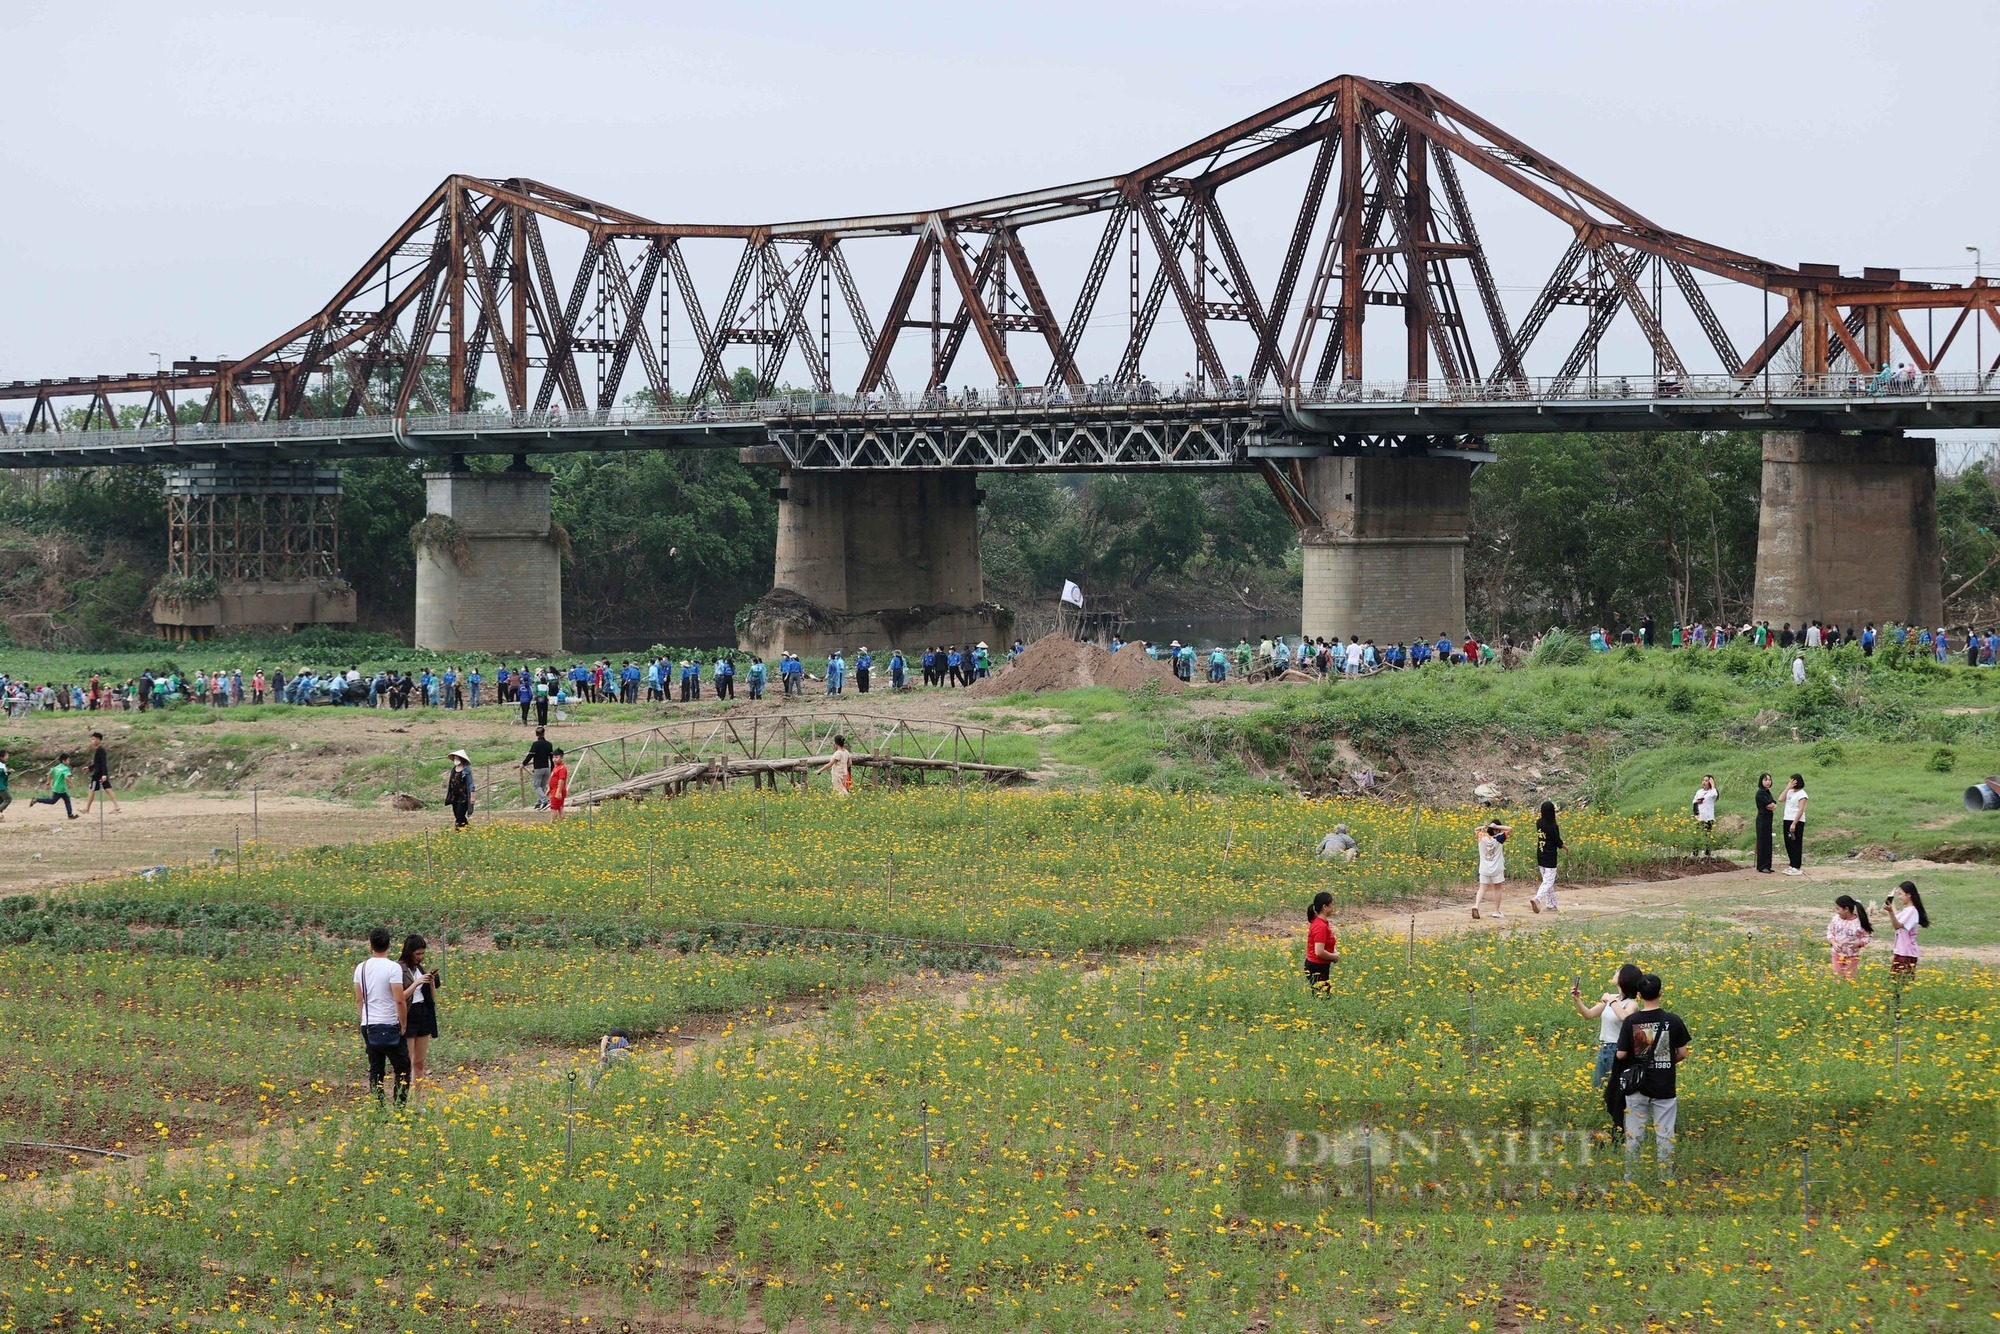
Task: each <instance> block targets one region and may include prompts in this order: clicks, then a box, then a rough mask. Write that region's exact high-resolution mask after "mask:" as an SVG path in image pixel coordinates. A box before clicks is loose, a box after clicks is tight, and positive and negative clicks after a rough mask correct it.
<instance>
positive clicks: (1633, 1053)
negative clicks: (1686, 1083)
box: [1618, 1010, 1688, 1098]
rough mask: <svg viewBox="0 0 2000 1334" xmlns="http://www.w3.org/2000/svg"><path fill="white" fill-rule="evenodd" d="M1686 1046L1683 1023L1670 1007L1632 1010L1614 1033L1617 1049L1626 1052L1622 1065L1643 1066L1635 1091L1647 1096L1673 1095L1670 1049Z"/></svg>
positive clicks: (1672, 1066)
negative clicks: (1644, 1071) (1616, 1034)
mask: <svg viewBox="0 0 2000 1334" xmlns="http://www.w3.org/2000/svg"><path fill="white" fill-rule="evenodd" d="M1687 1045H1688V1030H1687V1025H1686V1024H1685V1023H1683V1022H1681V1017H1680V1016H1679V1015H1677V1014H1675V1013H1674V1012H1673V1011H1672V1010H1634V1011H1633V1012H1632V1013H1631V1014H1629V1015H1627V1016H1626V1018H1625V1024H1624V1026H1623V1027H1622V1028H1621V1029H1619V1032H1618V1050H1619V1051H1622V1052H1626V1053H1629V1055H1628V1056H1627V1057H1626V1064H1627V1065H1635V1064H1636V1065H1642V1066H1644V1067H1645V1070H1646V1074H1645V1077H1644V1079H1643V1080H1641V1082H1640V1084H1639V1092H1640V1093H1642V1094H1644V1095H1645V1096H1646V1097H1648V1098H1672V1097H1675V1096H1677V1095H1676V1093H1675V1092H1674V1051H1675V1049H1676V1048H1679V1047H1685V1046H1687Z"/></svg>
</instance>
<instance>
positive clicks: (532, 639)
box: [410, 468, 567, 654]
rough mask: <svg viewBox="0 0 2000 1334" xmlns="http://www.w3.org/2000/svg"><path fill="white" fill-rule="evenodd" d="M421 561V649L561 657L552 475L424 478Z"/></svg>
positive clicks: (415, 538) (415, 539) (417, 541)
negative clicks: (550, 484) (550, 490)
mask: <svg viewBox="0 0 2000 1334" xmlns="http://www.w3.org/2000/svg"><path fill="white" fill-rule="evenodd" d="M424 489H425V494H426V509H427V510H428V511H429V512H428V513H427V514H426V515H425V516H424V520H423V522H422V523H420V524H419V525H418V526H417V528H416V530H415V531H413V532H412V533H411V535H410V541H411V545H413V546H414V547H415V548H416V556H417V647H418V648H429V649H439V650H443V651H447V652H460V651H469V650H477V651H481V652H490V653H532V654H554V653H560V652H561V651H562V547H563V545H564V543H565V542H566V541H567V538H566V537H565V535H564V534H563V532H562V530H561V529H559V528H557V527H556V526H555V523H554V522H553V521H552V520H551V518H550V517H549V474H548V473H545V472H535V471H533V470H531V469H526V468H515V469H510V470H508V471H506V472H433V473H425V474H424Z"/></svg>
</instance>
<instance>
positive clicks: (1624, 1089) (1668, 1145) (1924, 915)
mask: <svg viewBox="0 0 2000 1334" xmlns="http://www.w3.org/2000/svg"><path fill="white" fill-rule="evenodd" d="M1770 778H1771V776H1770V775H1769V774H1765V775H1764V776H1763V782H1762V784H1761V785H1760V788H1759V791H1760V793H1761V794H1763V795H1768V794H1769V791H1770ZM1792 786H1793V787H1794V788H1796V789H1797V791H1798V793H1799V794H1800V801H1799V806H1798V809H1799V810H1800V811H1803V809H1804V797H1803V794H1804V790H1805V787H1804V780H1803V779H1801V778H1799V776H1798V775H1796V774H1794V775H1793V776H1792ZM1788 790H1789V789H1788ZM1715 791H1716V789H1715V781H1714V778H1713V776H1712V775H1705V776H1704V777H1703V779H1702V782H1701V786H1700V787H1698V788H1697V789H1696V791H1695V799H1694V805H1695V816H1696V818H1697V819H1698V820H1701V821H1703V822H1704V823H1705V824H1706V825H1707V826H1708V829H1709V831H1710V832H1711V833H1712V832H1713V824H1714V819H1715V814H1714V796H1715ZM1760 809H1761V808H1760ZM1799 823H1801V824H1803V818H1802V817H1801V819H1800V821H1799ZM1512 833H1513V828H1512V826H1510V825H1507V824H1504V823H1502V822H1500V821H1497V820H1488V821H1485V822H1482V823H1481V824H1479V825H1478V826H1476V827H1475V828H1474V830H1473V854H1474V857H1475V859H1476V867H1477V869H1476V875H1477V877H1478V884H1477V888H1476V889H1475V890H1474V892H1473V899H1472V916H1473V918H1474V919H1475V920H1477V919H1480V918H1481V916H1482V909H1485V915H1486V916H1487V917H1488V918H1491V919H1502V918H1503V917H1504V914H1503V913H1502V912H1501V910H1500V898H1501V892H1502V889H1503V887H1504V886H1505V884H1506V882H1507V866H1506V843H1507V839H1508V837H1509V835H1511V834H1512ZM1535 835H1536V843H1535V861H1536V865H1537V869H1538V871H1539V872H1540V883H1539V885H1538V887H1537V888H1536V890H1535V891H1534V893H1533V894H1532V895H1530V897H1529V899H1528V902H1529V905H1530V907H1531V908H1532V909H1533V910H1534V911H1535V912H1537V913H1539V912H1542V911H1544V910H1545V909H1546V910H1547V911H1549V912H1558V911H1560V904H1559V903H1558V901H1557V898H1556V872H1557V869H1558V866H1559V864H1560V860H1561V853H1562V849H1563V846H1564V844H1563V839H1562V830H1561V826H1560V823H1559V821H1558V818H1557V813H1556V807H1555V803H1554V802H1550V801H1544V802H1543V803H1542V806H1541V811H1540V814H1539V816H1538V818H1537V820H1536V822H1535ZM1762 840H1763V841H1762V843H1761V845H1760V846H1761V848H1762V850H1763V858H1762V861H1763V864H1760V865H1759V867H1758V869H1759V870H1760V871H1769V870H1770V867H1769V865H1768V862H1769V860H1770V858H1769V829H1768V825H1767V826H1766V828H1765V830H1764V833H1763V835H1762ZM1788 842H1789V840H1788ZM1319 854H1320V856H1322V857H1337V858H1339V859H1341V860H1342V861H1345V862H1350V863H1351V862H1354V861H1355V860H1356V859H1357V858H1358V857H1359V855H1360V847H1359V844H1358V842H1357V840H1355V839H1354V838H1353V836H1352V835H1351V834H1350V833H1349V832H1348V829H1347V826H1346V825H1337V826H1335V827H1334V831H1333V832H1332V833H1331V834H1328V835H1327V836H1326V838H1325V839H1323V840H1322V841H1321V842H1320V845H1319ZM1795 866H1796V863H1795ZM1333 901H1334V900H1333V895H1332V893H1330V892H1328V891H1326V890H1321V891H1320V892H1319V893H1317V894H1315V895H1314V896H1313V898H1312V901H1311V903H1309V904H1308V905H1307V907H1306V940H1305V978H1306V985H1307V986H1308V987H1309V988H1311V990H1312V991H1313V993H1314V994H1315V995H1318V996H1322V997H1325V996H1330V995H1331V994H1332V992H1333V968H1334V965H1336V964H1338V963H1339V962H1340V938H1339V936H1338V935H1337V934H1336V932H1335V931H1334V929H1333V923H1332V920H1331V913H1332V908H1333ZM1489 901H1490V905H1491V906H1490V907H1488V906H1487V905H1488V903H1489ZM1882 909H1883V911H1885V912H1887V913H1888V914H1889V918H1890V921H1891V922H1892V923H1893V925H1894V927H1895V940H1894V943H1893V945H1892V946H1891V948H1890V955H1889V964H1888V971H1889V975H1890V977H1891V978H1893V979H1895V980H1897V981H1899V982H1902V981H1907V980H1908V979H1909V978H1910V977H1911V976H1912V975H1913V974H1914V973H1915V972H1916V970H1917V962H1918V960H1919V958H1920V957H1921V955H1922V953H1923V950H1922V947H1921V946H1920V945H1919V944H1918V942H1917V936H1918V933H1919V932H1920V931H1922V930H1924V929H1926V928H1928V927H1929V926H1930V925H1931V918H1930V913H1929V911H1928V910H1927V909H1926V908H1925V906H1924V897H1923V893H1922V891H1921V890H1919V889H1918V888H1917V885H1916V882H1915V881H1911V880H1905V881H1903V882H1902V883H1901V884H1899V885H1898V886H1896V888H1895V889H1894V890H1893V891H1892V892H1890V893H1889V894H1888V895H1887V896H1886V897H1885V898H1884V899H1883V901H1882ZM1874 938H1875V926H1874V923H1873V921H1872V920H1871V919H1870V917H1869V912H1868V905H1867V904H1865V903H1863V902H1861V901H1860V900H1859V899H1857V898H1855V897H1854V896H1853V895H1851V894H1841V895H1839V896H1837V897H1836V898H1835V899H1834V901H1833V911H1832V915H1831V916H1830V917H1829V918H1828V920H1827V925H1826V945H1827V965H1828V968H1829V969H1830V970H1831V971H1832V973H1833V975H1834V976H1835V977H1838V978H1840V979H1842V980H1844V981H1847V982H1856V981H1858V980H1859V979H1860V975H1861V957H1862V953H1863V951H1864V950H1865V949H1866V948H1867V947H1868V946H1869V945H1870V944H1871V943H1872V942H1873V941H1874ZM1663 989H1664V984H1663V982H1662V981H1661V979H1660V977H1659V975H1658V974H1654V973H1647V972H1644V971H1643V970H1641V969H1640V968H1639V966H1638V965H1637V964H1632V963H1627V964H1623V965H1621V966H1620V967H1619V968H1618V970H1617V972H1616V973H1615V974H1614V975H1613V976H1612V979H1611V989H1610V990H1608V991H1605V992H1603V993H1602V994H1600V995H1599V996H1598V997H1597V999H1596V1000H1594V1001H1586V1000H1585V999H1584V996H1583V990H1582V984H1581V982H1574V983H1572V984H1571V986H1570V990H1569V998H1568V999H1569V1003H1570V1005H1571V1006H1572V1007H1573V1008H1574V1009H1575V1010H1576V1012H1577V1014H1578V1015H1580V1016H1582V1017H1583V1018H1586V1019H1596V1020H1597V1021H1598V1035H1597V1036H1598V1044H1597V1059H1596V1062H1595V1066H1594V1069H1593V1071H1592V1083H1593V1086H1594V1087H1597V1088H1599V1089H1601V1090H1602V1091H1603V1094H1604V1102H1605V1110H1606V1112H1607V1113H1608V1114H1609V1117H1610V1120H1611V1125H1612V1128H1613V1133H1614V1134H1620V1135H1622V1136H1623V1138H1624V1142H1625V1151H1626V1154H1627V1156H1628V1159H1629V1158H1630V1157H1632V1156H1635V1155H1637V1153H1638V1152H1639V1150H1640V1148H1641V1147H1642V1145H1643V1141H1644V1138H1645V1133H1646V1130H1647V1129H1648V1128H1649V1127H1650V1128H1651V1129H1652V1131H1653V1136H1654V1146H1655V1153H1656V1156H1657V1159H1658V1162H1659V1165H1660V1168H1661V1170H1662V1171H1663V1172H1670V1171H1671V1168H1672V1166H1673V1156H1674V1141H1675V1137H1676V1134H1677V1129H1678V1115H1679V1104H1678V1102H1677V1094H1678V1090H1677V1087H1676V1076H1675V1072H1676V1069H1677V1067H1678V1066H1679V1065H1680V1064H1681V1062H1682V1061H1683V1060H1685V1059H1686V1057H1687V1053H1688V1049H1689V1047H1690V1045H1691V1042H1692V1039H1691V1038H1690V1036H1689V1034H1688V1028H1687V1024H1686V1022H1685V1021H1684V1020H1683V1019H1682V1018H1681V1017H1680V1016H1679V1015H1677V1014H1675V1013H1673V1012H1672V1011H1670V1010H1666V1009H1664V1008H1663V1007H1662V1006H1661V1004H1660V997H1661V994H1662V992H1663Z"/></svg>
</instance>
